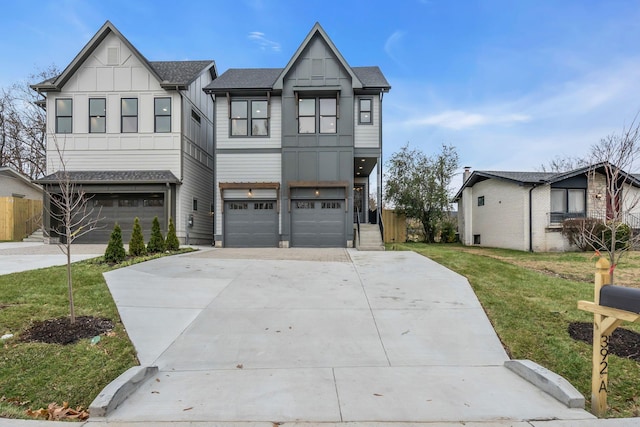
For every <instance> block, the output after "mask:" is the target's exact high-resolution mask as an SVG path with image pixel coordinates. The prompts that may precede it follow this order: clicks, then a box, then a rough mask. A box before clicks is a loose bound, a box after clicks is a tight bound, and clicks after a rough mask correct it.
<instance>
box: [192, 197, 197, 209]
mask: <svg viewBox="0 0 640 427" xmlns="http://www.w3.org/2000/svg"><path fill="white" fill-rule="evenodd" d="M192 210H193V211H194V212H195V211H197V210H198V199H193V203H192Z"/></svg>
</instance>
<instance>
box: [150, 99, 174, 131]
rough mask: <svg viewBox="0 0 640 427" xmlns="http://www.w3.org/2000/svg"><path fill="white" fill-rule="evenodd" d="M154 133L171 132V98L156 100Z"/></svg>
mask: <svg viewBox="0 0 640 427" xmlns="http://www.w3.org/2000/svg"><path fill="white" fill-rule="evenodd" d="M154 117H155V123H154V131H155V132H157V133H161V132H171V98H155V99H154Z"/></svg>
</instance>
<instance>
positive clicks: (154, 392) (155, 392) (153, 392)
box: [151, 390, 160, 394]
mask: <svg viewBox="0 0 640 427" xmlns="http://www.w3.org/2000/svg"><path fill="white" fill-rule="evenodd" d="M151 394H160V392H159V391H155V390H153V391H152V392H151Z"/></svg>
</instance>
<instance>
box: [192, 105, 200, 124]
mask: <svg viewBox="0 0 640 427" xmlns="http://www.w3.org/2000/svg"><path fill="white" fill-rule="evenodd" d="M191 118H192V119H193V120H194V121H195V122H196V123H198V124H200V121H201V120H202V118H201V117H200V114H198V112H197V111H196V110H194V109H193V108H192V109H191Z"/></svg>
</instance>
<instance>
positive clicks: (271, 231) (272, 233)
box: [224, 200, 279, 248]
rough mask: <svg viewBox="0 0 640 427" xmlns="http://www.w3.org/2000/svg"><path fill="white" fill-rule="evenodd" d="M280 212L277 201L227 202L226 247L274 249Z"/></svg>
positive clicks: (225, 218)
mask: <svg viewBox="0 0 640 427" xmlns="http://www.w3.org/2000/svg"><path fill="white" fill-rule="evenodd" d="M278 240H279V239H278V212H277V209H276V201H275V200H266V201H264V200H260V201H254V200H252V201H233V202H231V201H227V202H225V203H224V246H225V247H227V248H273V247H277V246H278Z"/></svg>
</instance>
